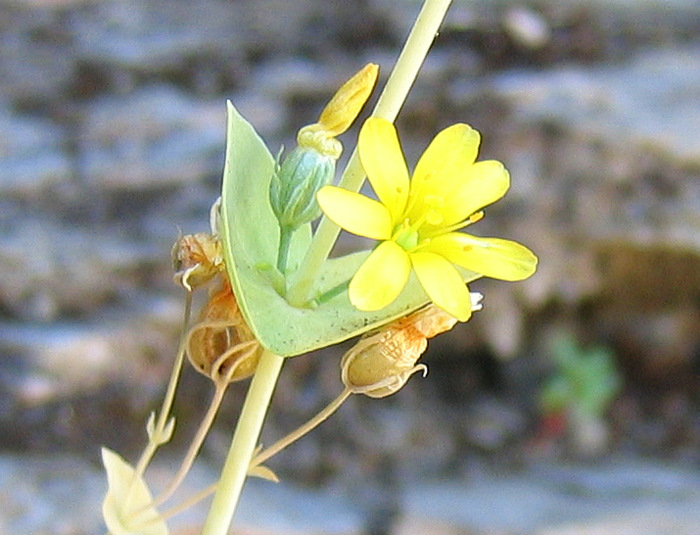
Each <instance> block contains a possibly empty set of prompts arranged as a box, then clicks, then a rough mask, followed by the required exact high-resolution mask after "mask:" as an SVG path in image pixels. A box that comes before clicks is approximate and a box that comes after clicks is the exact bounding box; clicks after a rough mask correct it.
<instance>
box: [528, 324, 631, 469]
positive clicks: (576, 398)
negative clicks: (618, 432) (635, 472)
mask: <svg viewBox="0 0 700 535" xmlns="http://www.w3.org/2000/svg"><path fill="white" fill-rule="evenodd" d="M551 358H552V359H553V361H554V364H555V370H554V373H553V375H552V376H551V377H550V378H549V380H548V381H547V382H546V383H545V384H544V386H543V387H542V390H541V391H540V399H539V401H540V406H541V408H542V411H543V412H544V414H545V415H547V416H558V417H562V418H563V422H564V425H565V426H566V431H567V434H568V438H569V440H570V446H571V447H572V449H573V451H574V453H575V454H576V455H578V456H582V457H590V456H595V455H598V454H600V453H601V452H603V451H604V450H605V448H606V447H607V446H608V443H609V435H610V433H609V426H608V424H607V422H606V421H605V414H606V412H607V410H608V409H609V408H610V405H611V403H612V402H613V400H614V399H615V397H616V396H617V394H618V393H619V392H620V389H621V387H622V379H621V376H620V374H619V372H618V370H617V367H616V366H615V358H614V355H613V353H612V352H611V351H610V350H608V349H606V348H604V347H591V348H584V347H581V346H580V345H579V344H578V343H577V342H576V340H574V338H573V337H571V336H563V337H561V338H559V339H557V340H556V342H555V343H554V347H553V348H552V353H551Z"/></svg>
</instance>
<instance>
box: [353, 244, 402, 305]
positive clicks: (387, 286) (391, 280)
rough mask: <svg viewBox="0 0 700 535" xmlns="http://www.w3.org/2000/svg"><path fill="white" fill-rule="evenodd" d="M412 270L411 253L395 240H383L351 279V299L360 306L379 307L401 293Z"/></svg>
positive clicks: (390, 301) (392, 300) (391, 301)
mask: <svg viewBox="0 0 700 535" xmlns="http://www.w3.org/2000/svg"><path fill="white" fill-rule="evenodd" d="M410 273H411V261H410V260H409V258H408V253H406V251H404V250H403V249H402V248H401V247H400V246H399V245H397V244H396V243H395V242H393V241H385V242H382V243H380V244H379V246H378V247H377V248H376V249H375V250H374V251H372V253H371V254H370V255H369V256H368V257H367V260H365V261H364V263H363V264H362V265H361V266H360V269H358V270H357V273H355V276H354V277H353V278H352V280H351V281H350V287H349V288H348V295H349V297H350V302H351V303H352V304H353V305H354V306H355V307H356V308H357V309H358V310H366V311H372V310H380V309H382V308H384V307H385V306H388V305H390V304H391V303H393V302H394V300H395V299H396V298H397V297H398V296H399V294H400V293H401V291H402V290H403V289H404V286H406V281H407V280H408V276H409V274H410Z"/></svg>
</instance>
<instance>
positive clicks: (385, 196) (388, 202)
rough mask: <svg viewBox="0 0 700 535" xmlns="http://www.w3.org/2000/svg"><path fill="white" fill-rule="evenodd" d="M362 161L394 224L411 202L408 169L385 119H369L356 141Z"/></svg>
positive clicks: (394, 131) (397, 142)
mask: <svg viewBox="0 0 700 535" xmlns="http://www.w3.org/2000/svg"><path fill="white" fill-rule="evenodd" d="M357 144H358V148H359V151H360V161H361V162H362V167H363V169H364V170H365V173H367V178H368V179H369V182H370V184H372V188H373V189H374V192H375V193H376V194H377V197H379V200H380V201H381V202H382V203H383V204H384V205H385V206H386V207H387V208H388V209H389V212H390V213H391V216H392V221H393V223H394V224H396V223H398V218H399V217H401V215H402V214H403V211H404V209H405V208H406V202H407V200H408V188H409V178H408V168H407V167H406V161H405V160H404V157H403V152H401V145H400V144H399V138H398V135H397V133H396V128H394V125H393V124H391V123H390V122H389V121H387V120H386V119H381V118H379V117H370V118H369V119H367V120H366V121H365V124H363V125H362V129H361V130H360V136H359V139H358V141H357Z"/></svg>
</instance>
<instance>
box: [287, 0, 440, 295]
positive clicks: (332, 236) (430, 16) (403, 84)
mask: <svg viewBox="0 0 700 535" xmlns="http://www.w3.org/2000/svg"><path fill="white" fill-rule="evenodd" d="M450 2H451V0H426V1H425V3H424V4H423V8H422V9H421V12H420V13H419V14H418V18H417V19H416V22H415V24H414V25H413V29H412V30H411V33H410V34H409V36H408V39H407V40H406V44H405V45H404V47H403V50H402V51H401V54H400V55H399V59H398V60H397V61H396V65H395V66H394V70H393V71H392V72H391V75H390V76H389V79H388V80H387V83H386V86H385V87H384V91H382V94H381V95H380V97H379V100H378V101H377V105H376V106H375V108H374V111H373V112H372V115H373V116H375V117H382V118H383V119H386V120H387V121H391V122H392V123H393V122H394V119H396V116H397V115H398V113H399V110H400V109H401V106H403V103H404V101H405V100H406V96H407V95H408V91H409V90H410V89H411V86H412V85H413V82H414V81H415V79H416V76H418V71H419V70H420V67H421V65H422V64H423V60H424V59H425V56H426V55H427V54H428V50H429V49H430V45H431V44H432V43H433V40H434V38H435V35H437V31H438V29H439V28H440V24H441V23H442V20H443V18H444V17H445V13H446V12H447V8H448V7H449V6H450ZM364 179H365V174H364V171H363V170H362V165H360V157H359V154H358V152H357V148H356V149H355V150H354V151H353V153H352V155H351V156H350V159H349V161H348V165H347V167H346V168H345V171H344V172H343V175H342V177H341V178H340V182H339V183H338V186H340V187H341V188H345V189H348V190H351V191H359V189H360V187H362V183H363V182H364ZM339 233H340V228H339V227H338V225H336V224H335V223H333V222H332V221H331V220H330V219H328V218H327V217H325V216H324V217H323V218H322V219H321V222H320V223H319V225H318V228H317V229H316V232H315V234H314V237H313V240H312V242H311V245H310V247H309V250H308V251H307V253H306V256H305V257H304V260H303V262H302V263H301V265H300V266H299V270H298V271H297V274H296V276H295V277H294V279H293V281H292V284H291V286H290V288H289V291H288V292H287V301H289V304H291V305H293V306H303V305H304V304H305V303H306V302H307V300H308V298H309V293H310V292H311V288H312V287H313V284H314V282H315V281H316V278H317V277H318V275H319V273H320V272H321V268H322V267H323V263H324V262H325V261H326V259H327V258H328V255H329V254H330V252H331V249H333V245H334V244H335V241H336V239H337V238H338V234H339Z"/></svg>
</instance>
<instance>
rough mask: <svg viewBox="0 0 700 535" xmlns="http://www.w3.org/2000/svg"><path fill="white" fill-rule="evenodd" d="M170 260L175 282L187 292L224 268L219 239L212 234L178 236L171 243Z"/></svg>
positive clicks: (207, 280) (204, 282)
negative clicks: (172, 243) (173, 242)
mask: <svg viewBox="0 0 700 535" xmlns="http://www.w3.org/2000/svg"><path fill="white" fill-rule="evenodd" d="M172 260H173V268H174V269H175V282H176V283H178V284H180V285H181V286H183V287H184V288H185V289H186V290H187V291H188V292H191V291H192V290H193V288H195V287H197V286H202V285H203V284H206V283H207V282H209V281H210V280H211V279H213V278H214V277H215V276H216V275H218V274H219V273H221V272H223V271H224V268H225V265H224V252H223V247H222V245H221V241H220V240H219V238H218V237H216V236H215V235H213V234H206V233H198V234H186V235H184V236H180V237H179V238H178V239H177V241H176V242H175V244H174V245H173V249H172Z"/></svg>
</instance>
